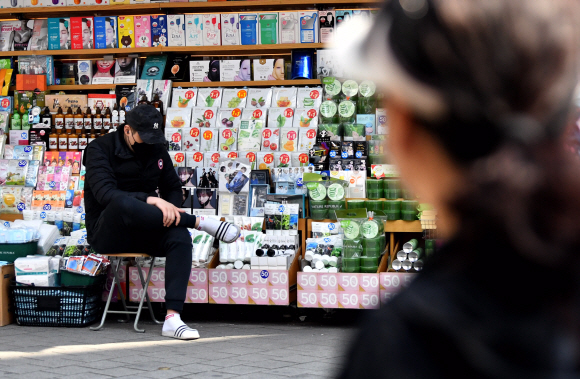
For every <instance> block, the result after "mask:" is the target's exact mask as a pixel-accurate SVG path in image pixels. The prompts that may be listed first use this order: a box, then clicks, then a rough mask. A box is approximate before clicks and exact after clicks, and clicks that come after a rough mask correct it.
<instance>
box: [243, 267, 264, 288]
mask: <svg viewBox="0 0 580 379" xmlns="http://www.w3.org/2000/svg"><path fill="white" fill-rule="evenodd" d="M246 272H248V278H249V279H248V282H249V283H250V285H253V286H267V285H268V276H269V275H268V276H266V277H265V278H263V277H262V270H249V271H248V270H246ZM266 272H268V271H266Z"/></svg>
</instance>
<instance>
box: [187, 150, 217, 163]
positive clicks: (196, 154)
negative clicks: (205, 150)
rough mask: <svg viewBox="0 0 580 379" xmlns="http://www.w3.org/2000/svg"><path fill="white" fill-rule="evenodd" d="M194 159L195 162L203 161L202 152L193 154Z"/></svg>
mask: <svg viewBox="0 0 580 379" xmlns="http://www.w3.org/2000/svg"><path fill="white" fill-rule="evenodd" d="M193 160H194V162H201V161H202V160H203V154H202V153H200V152H197V153H195V154H193ZM218 160H219V158H218Z"/></svg>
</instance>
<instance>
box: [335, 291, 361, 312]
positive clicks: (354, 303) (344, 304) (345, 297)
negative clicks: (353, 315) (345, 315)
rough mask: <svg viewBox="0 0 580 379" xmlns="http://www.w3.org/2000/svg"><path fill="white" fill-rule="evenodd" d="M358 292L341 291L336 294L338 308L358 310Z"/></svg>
mask: <svg viewBox="0 0 580 379" xmlns="http://www.w3.org/2000/svg"><path fill="white" fill-rule="evenodd" d="M358 294H359V293H358V291H343V292H339V293H338V307H339V308H350V309H355V308H356V309H358V308H359V298H358Z"/></svg>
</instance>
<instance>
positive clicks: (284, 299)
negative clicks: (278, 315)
mask: <svg viewBox="0 0 580 379" xmlns="http://www.w3.org/2000/svg"><path fill="white" fill-rule="evenodd" d="M268 295H269V298H270V301H269V302H268V303H269V304H270V305H289V304H290V293H289V291H288V288H281V287H269V288H268Z"/></svg>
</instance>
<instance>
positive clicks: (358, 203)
mask: <svg viewBox="0 0 580 379" xmlns="http://www.w3.org/2000/svg"><path fill="white" fill-rule="evenodd" d="M346 205H347V207H348V209H364V207H365V201H364V200H347V201H346Z"/></svg>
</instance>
